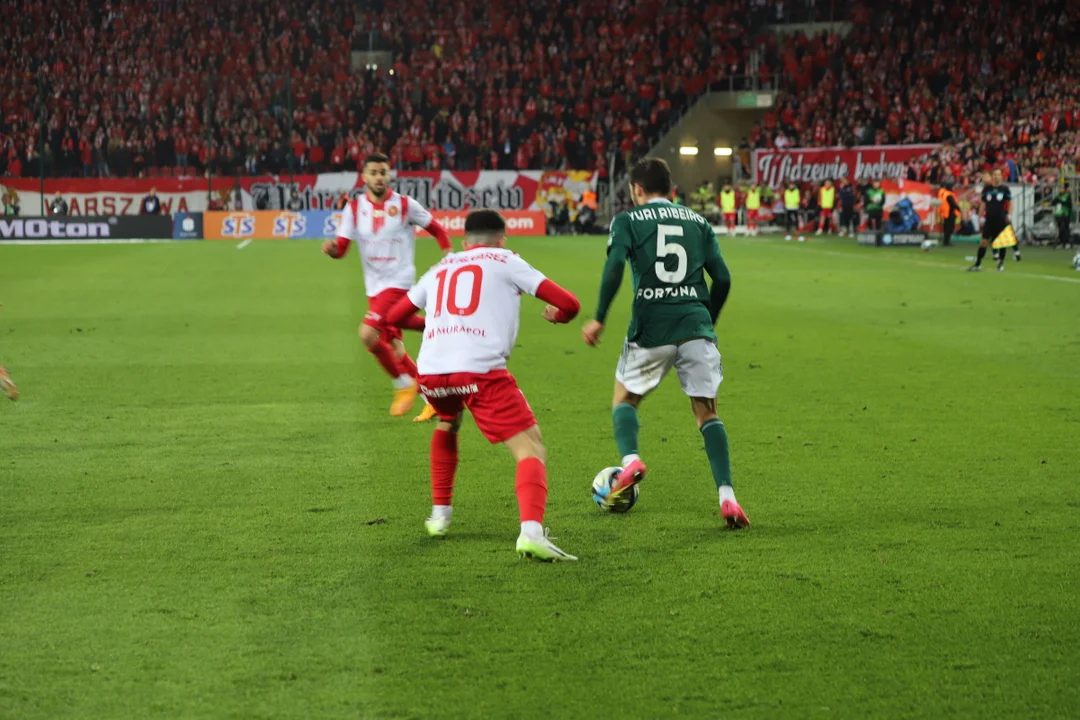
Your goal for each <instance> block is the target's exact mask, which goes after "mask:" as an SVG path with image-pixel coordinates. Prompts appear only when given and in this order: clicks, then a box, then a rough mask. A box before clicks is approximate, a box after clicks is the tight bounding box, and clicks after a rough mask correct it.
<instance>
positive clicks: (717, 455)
mask: <svg viewBox="0 0 1080 720" xmlns="http://www.w3.org/2000/svg"><path fill="white" fill-rule="evenodd" d="M616 409H618V408H616ZM636 419H637V418H635V420H636ZM616 427H617V426H616ZM701 436H702V437H703V438H705V454H706V455H707V456H708V457H709V467H711V468H712V474H713V480H715V481H716V487H718V488H719V487H721V486H723V485H727V486H729V487H730V486H731V457H730V456H729V455H728V441H727V430H725V429H724V423H722V422H720V420H719V418H713V419H712V420H708V421H706V422H705V424H704V425H702V426H701Z"/></svg>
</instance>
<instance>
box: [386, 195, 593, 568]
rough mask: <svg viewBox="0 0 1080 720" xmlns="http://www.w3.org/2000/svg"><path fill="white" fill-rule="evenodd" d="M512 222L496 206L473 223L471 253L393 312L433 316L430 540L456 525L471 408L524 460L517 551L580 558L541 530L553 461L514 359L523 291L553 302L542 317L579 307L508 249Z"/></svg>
mask: <svg viewBox="0 0 1080 720" xmlns="http://www.w3.org/2000/svg"><path fill="white" fill-rule="evenodd" d="M505 246H506V221H505V220H504V219H503V217H502V216H501V215H500V214H499V213H497V212H495V211H494V210H476V211H473V212H472V213H470V214H469V216H468V217H467V218H466V219H465V243H464V247H465V250H464V251H463V252H459V253H452V254H450V255H447V256H446V257H445V258H443V260H442V262H440V263H439V264H438V265H436V266H435V267H433V268H431V269H430V270H428V272H427V273H426V274H425V275H424V276H423V277H422V278H420V281H419V282H418V283H417V284H416V286H415V287H413V288H412V289H411V290H409V293H408V295H407V296H406V297H404V298H402V299H401V300H400V301H398V304H397V305H395V306H394V307H393V308H392V309H391V310H390V313H389V316H388V320H389V321H390V322H391V323H394V324H399V325H400V324H403V323H405V322H408V320H409V318H411V317H414V315H415V313H416V312H417V311H418V310H420V309H424V310H425V311H426V318H425V320H426V327H425V329H424V342H423V345H422V346H421V347H420V357H419V367H420V376H419V382H420V392H421V393H423V394H424V397H425V398H427V400H428V402H429V403H431V406H432V407H434V408H435V412H436V413H437V414H438V416H439V422H438V424H437V425H436V427H435V432H434V433H433V435H432V438H431V495H432V504H433V506H434V507H433V508H432V511H431V517H430V518H428V520H427V521H426V522H425V523H424V525H425V527H426V528H427V531H428V533H430V534H431V535H436V536H437V535H445V534H446V532H447V530H448V529H449V528H450V516H451V510H452V508H451V504H450V503H451V498H452V496H453V491H454V473H455V471H456V470H457V463H458V440H457V432H458V428H459V427H460V426H461V417H462V414H463V412H464V410H465V408H468V409H469V412H470V413H472V416H473V419H474V420H475V421H476V427H477V428H479V430H480V432H482V433H483V434H484V437H486V438H487V439H488V440H489V441H490V442H491V443H492V444H494V443H503V444H505V445H506V447H507V448H509V449H510V453H511V454H512V455H513V456H514V460H516V461H517V473H516V478H515V490H516V492H517V499H518V510H519V512H520V519H521V533H520V535H519V536H518V540H517V551H518V553H519V554H520V555H521V556H523V557H526V558H531V559H536V560H544V561H552V560H576V559H577V558H575V557H574V556H573V555H569V554H567V553H565V552H563V551H562V550H560V549H559V548H557V547H555V545H554V544H552V542H551V540H550V539H549V538H548V537H547V534H546V531H545V530H544V527H543V522H544V509H545V507H546V505H547V471H546V470H545V467H544V462H545V459H546V456H547V453H546V450H545V449H544V444H543V440H542V439H541V437H540V427H539V426H538V425H537V424H536V417H535V416H534V415H533V412H532V409H531V408H530V407H529V403H528V402H527V401H526V400H525V396H524V395H523V394H522V392H521V390H519V389H518V385H517V381H516V380H514V376H513V375H511V374H510V373H509V372H508V371H507V369H506V361H507V359H508V358H509V357H510V350H511V349H512V348H513V347H514V341H515V340H516V338H517V333H518V320H519V314H520V309H521V295H522V294H523V293H524V294H528V295H533V296H535V297H537V298H539V299H540V300H543V301H544V302H546V303H548V305H547V307H546V308H545V309H544V312H543V317H544V319H545V320H547V321H549V322H552V323H567V322H570V321H571V320H573V319H574V317H575V316H576V315H577V313H578V310H580V307H581V306H580V303H578V299H577V298H576V297H574V295H573V294H572V293H570V292H568V291H566V290H564V289H563V288H561V287H559V286H558V285H556V284H555V283H553V282H552V281H551V280H548V279H547V278H545V277H544V275H543V273H541V272H540V271H538V270H536V269H535V268H533V267H532V266H531V265H529V263H527V262H525V261H524V260H522V259H521V258H520V257H518V255H517V254H516V253H514V252H511V251H510V250H507V249H506V247H505Z"/></svg>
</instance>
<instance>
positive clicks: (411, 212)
mask: <svg viewBox="0 0 1080 720" xmlns="http://www.w3.org/2000/svg"><path fill="white" fill-rule="evenodd" d="M401 199H402V202H404V203H405V214H406V219H407V220H408V221H409V222H410V223H412V224H413V225H415V226H416V227H418V228H420V229H421V230H427V231H428V232H429V233H430V234H431V235H432V237H434V238H435V242H436V243H438V245H439V249H440V250H442V251H443V254H444V255H445V254H446V253H448V252H450V251H451V250H453V249H454V246H453V244H452V243H451V242H450V233H448V232H446V228H444V227H443V226H442V225H440V224H439V221H438V220H436V219H435V217H434V216H433V215H432V214H431V211H429V210H428V209H427V208H426V207H424V206H423V205H421V204H420V203H418V202H416V200H414V199H412V198H411V197H406V196H402V198H401Z"/></svg>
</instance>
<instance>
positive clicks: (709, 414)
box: [690, 397, 750, 530]
mask: <svg viewBox="0 0 1080 720" xmlns="http://www.w3.org/2000/svg"><path fill="white" fill-rule="evenodd" d="M690 409H691V410H693V412H694V419H695V420H697V424H698V429H699V430H700V431H701V436H702V438H703V439H704V440H705V454H706V455H707V456H708V458H709V466H710V467H711V468H712V473H713V480H715V481H716V489H717V492H718V493H719V495H720V516H721V517H723V518H724V521H725V522H726V523H727V526H728V527H729V528H731V529H732V530H738V529H739V528H747V527H750V519H749V518H748V517H746V513H744V512H743V509H742V508H741V507H740V506H739V502H738V501H737V500H736V499H735V490H734V489H733V488H732V487H731V457H730V455H729V453H728V438H727V430H726V429H725V428H724V423H722V422H721V421H720V418H719V417H717V415H716V398H707V397H695V398H690Z"/></svg>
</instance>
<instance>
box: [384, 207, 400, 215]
mask: <svg viewBox="0 0 1080 720" xmlns="http://www.w3.org/2000/svg"><path fill="white" fill-rule="evenodd" d="M386 214H387V215H389V216H390V217H397V214H398V209H397V207H396V206H394V205H391V206H390V209H389V210H387V211H386Z"/></svg>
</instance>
